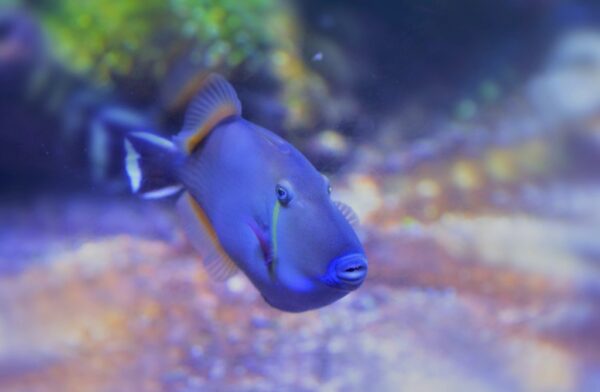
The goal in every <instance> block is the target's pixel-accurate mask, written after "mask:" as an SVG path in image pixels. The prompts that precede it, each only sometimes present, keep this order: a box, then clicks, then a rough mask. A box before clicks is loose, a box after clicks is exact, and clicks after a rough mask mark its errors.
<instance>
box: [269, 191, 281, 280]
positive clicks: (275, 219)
mask: <svg viewBox="0 0 600 392" xmlns="http://www.w3.org/2000/svg"><path fill="white" fill-rule="evenodd" d="M280 209H281V204H279V200H277V201H276V202H275V206H274V207H273V215H272V216H271V246H272V250H273V256H272V260H271V266H270V268H269V272H270V273H271V276H272V275H273V273H274V271H275V263H276V262H277V223H278V222H279V211H280Z"/></svg>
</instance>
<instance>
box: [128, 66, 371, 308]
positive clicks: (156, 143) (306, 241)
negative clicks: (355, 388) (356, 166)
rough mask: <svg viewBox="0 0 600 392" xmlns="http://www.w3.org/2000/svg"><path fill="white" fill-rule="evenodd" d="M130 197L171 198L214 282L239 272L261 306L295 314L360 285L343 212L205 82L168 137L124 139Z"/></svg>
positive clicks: (303, 168)
mask: <svg viewBox="0 0 600 392" xmlns="http://www.w3.org/2000/svg"><path fill="white" fill-rule="evenodd" d="M125 150H126V154H125V155H126V157H125V168H126V172H127V175H128V178H129V181H130V185H131V188H132V191H133V192H134V193H136V194H138V195H139V196H140V197H142V198H145V199H157V198H164V197H169V196H174V195H175V196H177V197H178V200H177V203H176V205H177V210H178V212H179V216H180V217H181V219H180V220H181V224H182V225H183V227H184V229H185V232H186V234H187V237H188V238H189V240H190V243H191V244H192V245H193V247H194V248H195V249H196V250H197V251H198V253H200V255H201V257H202V260H203V263H204V266H205V269H206V270H207V271H208V273H209V275H210V276H211V277H212V278H213V279H216V280H226V279H228V278H230V277H231V276H233V275H234V274H236V273H237V272H238V271H240V270H241V271H242V272H243V273H244V274H245V275H246V276H247V277H248V279H249V280H250V282H251V283H252V284H253V286H254V287H255V288H256V289H257V290H258V291H259V292H260V294H261V295H262V297H263V298H264V300H265V301H266V303H267V304H269V305H270V306H272V307H274V308H276V309H279V310H281V311H286V312H303V311H308V310H312V309H317V308H321V307H323V306H326V305H329V304H331V303H333V302H335V301H337V300H339V299H340V298H342V297H344V296H346V295H347V294H348V293H350V292H352V291H354V290H356V289H357V288H358V287H360V286H361V284H362V283H363V281H364V280H365V278H366V276H367V271H368V261H367V257H366V255H365V251H364V249H363V246H362V244H361V241H360V239H359V238H358V236H357V234H356V231H355V228H356V225H357V224H358V218H357V216H356V214H355V212H354V211H353V210H352V208H351V207H350V206H348V205H346V204H344V203H343V202H341V201H336V200H333V199H332V197H331V192H332V189H331V185H330V182H329V180H328V179H327V177H326V176H324V175H323V174H321V173H320V172H319V171H318V170H317V169H316V168H315V167H314V166H313V165H312V164H311V163H310V162H309V160H308V159H307V158H306V157H305V156H304V155H303V154H302V153H301V152H300V151H299V150H297V149H296V148H295V147H294V146H293V145H291V144H290V143H288V142H287V141H286V140H284V139H283V138H281V137H280V136H278V135H277V134H275V133H274V132H272V131H270V130H268V129H266V128H263V127H261V126H259V125H257V124H254V123H252V122H250V121H248V120H246V119H244V118H243V117H242V106H241V103H240V101H239V99H238V97H237V94H236V92H235V90H234V88H233V86H231V84H229V82H227V81H226V80H225V78H223V77H222V76H220V75H218V74H210V75H209V76H207V78H206V80H205V82H204V83H203V85H202V87H201V88H200V90H199V92H198V93H197V95H196V96H195V97H194V98H193V99H192V101H191V102H190V104H189V105H188V108H187V110H186V113H185V117H184V122H183V127H182V129H181V131H180V132H179V133H178V134H177V135H175V136H173V137H172V138H165V137H161V136H158V135H156V134H153V133H148V132H132V133H129V134H127V136H126V138H125Z"/></svg>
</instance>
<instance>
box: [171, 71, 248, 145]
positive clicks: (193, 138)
mask: <svg viewBox="0 0 600 392" xmlns="http://www.w3.org/2000/svg"><path fill="white" fill-rule="evenodd" d="M241 114H242V104H241V103H240V100H239V99H238V97H237V94H236V93H235V90H234V88H233V86H231V84H229V82H227V80H225V78H223V77H222V76H221V75H218V74H210V75H208V76H207V77H206V79H205V81H204V83H203V84H202V87H200V90H199V92H198V94H196V96H195V97H194V98H193V99H192V101H191V102H190V105H189V106H188V109H187V111H186V113H185V120H184V122H183V128H182V129H181V132H179V134H178V135H177V136H175V138H174V140H175V142H176V143H177V145H178V146H179V147H180V148H181V150H182V151H184V152H186V153H188V154H189V153H191V152H192V151H193V150H194V148H196V146H197V145H198V144H199V143H200V142H201V141H202V139H204V137H206V135H208V133H209V132H210V131H212V130H213V128H214V127H215V126H216V125H217V124H218V123H220V122H221V121H223V120H224V119H226V118H228V117H231V116H241Z"/></svg>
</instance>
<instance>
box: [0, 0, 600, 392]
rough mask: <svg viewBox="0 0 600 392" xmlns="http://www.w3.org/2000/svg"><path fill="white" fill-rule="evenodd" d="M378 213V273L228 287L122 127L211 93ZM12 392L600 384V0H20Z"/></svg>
mask: <svg viewBox="0 0 600 392" xmlns="http://www.w3.org/2000/svg"><path fill="white" fill-rule="evenodd" d="M211 71H218V72H220V73H222V74H224V75H225V76H226V77H227V78H228V79H229V80H230V81H231V82H232V83H233V85H234V86H235V87H236V89H237V90H238V92H239V95H240V98H241V101H242V103H243V107H244V115H245V116H246V117H247V118H248V119H250V120H252V121H255V122H256V123H258V124H261V125H263V126H266V127H268V128H270V129H272V130H273V131H275V132H277V133H279V134H280V135H282V136H283V137H285V138H286V139H288V140H289V141H291V142H292V143H293V144H294V145H296V146H297V147H298V148H300V149H301V150H302V151H303V152H304V153H305V154H306V155H307V156H308V157H309V159H310V160H311V161H312V162H313V163H314V164H315V165H316V166H317V167H318V168H319V169H320V170H321V171H323V172H325V173H326V174H327V175H329V176H330V177H331V179H332V183H333V185H334V186H333V188H334V196H335V197H336V198H339V199H341V200H343V201H345V202H347V203H348V204H350V205H351V206H353V207H354V208H355V210H356V211H357V213H358V215H359V216H360V218H361V221H362V227H361V228H360V233H359V234H360V236H361V238H362V240H363V242H364V244H365V247H366V250H367V254H368V256H369V262H370V267H369V269H370V271H369V277H368V279H367V282H366V283H365V284H364V285H363V287H362V288H361V289H360V290H358V291H357V292H355V293H353V294H351V295H349V296H348V297H346V298H344V299H343V300H341V301H339V302H337V303H335V304H333V305H331V306H328V307H326V308H323V309H320V310H318V311H312V312H308V313H302V314H285V313H282V312H279V311H276V310H273V309H271V308H269V307H268V306H267V305H266V304H265V303H264V302H263V300H262V299H261V298H260V296H259V295H258V294H257V292H256V291H255V289H254V288H253V287H252V286H251V285H250V284H249V282H248V281H247V280H246V278H245V277H244V276H241V274H240V275H238V276H235V277H234V278H231V279H230V280H228V281H227V282H225V283H217V282H212V281H210V280H209V279H208V278H207V276H206V274H205V273H204V271H203V270H202V266H201V264H202V263H201V262H200V260H199V259H198V256H196V254H195V253H194V252H193V251H192V249H191V247H190V245H189V244H188V242H187V240H186V239H185V237H184V235H183V233H182V230H181V228H180V226H179V225H178V222H177V218H176V216H175V214H174V208H173V205H172V204H173V203H172V201H166V202H149V201H142V200H137V199H135V198H134V197H132V196H130V195H129V191H128V188H127V184H126V179H125V176H124V174H123V167H122V161H123V146H122V140H123V135H125V134H126V133H127V132H132V131H139V130H145V131H152V132H156V133H158V134H162V135H172V134H174V133H176V132H177V131H178V129H179V127H180V126H181V122H182V115H183V112H184V109H185V107H186V105H187V103H188V102H189V100H190V98H191V97H192V96H193V95H194V93H195V92H196V91H197V89H198V87H199V86H200V84H201V83H202V80H203V78H204V77H205V76H206V75H207V74H208V73H209V72H211ZM0 119H1V120H0V121H1V122H0V124H1V126H0V222H1V223H2V224H1V225H0V390H2V391H133V390H136V391H227V390H231V391H315V390H319V391H364V390H367V389H369V390H377V391H398V390H406V391H440V390H444V391H506V390H510V391H599V390H600V4H598V2H597V1H593V0H589V1H560V0H545V1H542V0H526V1H525V0H505V1H477V0H460V1H441V0H427V1H410V0H399V1H373V2H363V1H358V0H357V1H354V0H345V1H341V0H332V1H317V0H306V1H300V0H296V1H292V0H245V1H234V0H194V1H192V0H148V1H144V2H142V1H133V0H128V1H118V2H117V1H114V2H108V1H101V0H86V1H78V0H37V1H33V0H31V1H10V0H1V1H0Z"/></svg>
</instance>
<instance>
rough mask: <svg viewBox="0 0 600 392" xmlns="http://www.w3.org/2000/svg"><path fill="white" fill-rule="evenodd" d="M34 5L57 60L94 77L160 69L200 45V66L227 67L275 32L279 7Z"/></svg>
mask: <svg viewBox="0 0 600 392" xmlns="http://www.w3.org/2000/svg"><path fill="white" fill-rule="evenodd" d="M42 4H43V6H40V5H38V6H37V7H36V8H35V10H36V11H37V12H38V13H39V14H40V16H41V18H42V20H43V23H44V26H45V27H46V29H47V31H48V33H49V35H50V39H51V42H52V45H53V49H54V51H55V52H56V53H57V55H58V57H59V58H60V59H62V61H63V62H64V63H66V64H67V65H69V66H71V67H73V68H74V69H76V70H78V71H81V72H83V73H86V74H88V75H91V76H92V77H94V78H96V79H99V80H101V81H110V80H111V79H112V78H113V77H114V75H122V76H123V75H125V76H127V75H130V74H131V73H132V72H133V71H136V72H139V70H147V69H150V71H151V72H152V73H153V76H155V77H159V78H160V77H161V76H162V74H163V73H164V72H165V69H166V66H167V63H166V62H167V61H168V60H169V56H170V55H173V54H176V53H174V52H176V51H177V50H178V49H179V48H181V47H186V44H187V45H191V46H194V45H195V46H198V47H200V48H201V50H200V53H199V56H200V57H201V59H200V60H201V62H202V63H204V64H205V65H206V66H207V67H214V66H216V65H222V66H224V67H226V68H227V67H228V68H231V67H234V66H236V65H238V64H240V63H241V62H243V61H245V60H247V59H248V58H249V57H250V56H253V57H254V56H259V57H260V56H261V54H262V53H264V51H265V50H268V48H269V47H270V46H272V45H273V43H274V41H276V40H277V39H279V37H278V36H276V35H274V34H272V33H271V32H270V31H271V30H270V25H269V20H270V18H271V17H272V16H273V15H275V14H277V13H278V12H279V10H280V9H281V8H282V7H283V5H282V4H284V3H282V2H276V1H273V0H249V1H244V2H235V1H230V0H225V1H221V0H197V1H191V0H170V1H161V0H149V1H145V2H133V1H120V2H109V3H107V2H104V1H100V0H89V1H76V0H57V1H51V2H47V3H42Z"/></svg>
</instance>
